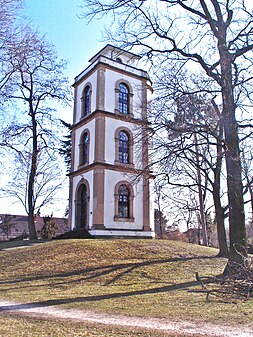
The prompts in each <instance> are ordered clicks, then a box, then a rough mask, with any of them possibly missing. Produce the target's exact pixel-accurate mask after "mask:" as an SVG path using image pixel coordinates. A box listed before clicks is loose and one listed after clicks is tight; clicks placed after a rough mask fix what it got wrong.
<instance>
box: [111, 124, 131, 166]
mask: <svg viewBox="0 0 253 337" xmlns="http://www.w3.org/2000/svg"><path fill="white" fill-rule="evenodd" d="M120 132H124V133H125V134H126V135H127V136H128V162H127V163H123V162H121V161H120ZM133 146H134V142H133V134H132V132H131V130H129V129H128V128H125V127H119V128H118V129H117V130H116V131H115V165H123V166H126V165H127V166H128V167H134V164H133Z"/></svg>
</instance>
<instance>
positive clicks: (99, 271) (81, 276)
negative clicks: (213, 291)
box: [0, 256, 216, 292]
mask: <svg viewBox="0 0 253 337" xmlns="http://www.w3.org/2000/svg"><path fill="white" fill-rule="evenodd" d="M215 258H216V257H215V256H197V257H196V256H193V257H176V258H168V259H157V260H148V261H141V262H130V263H119V264H114V265H111V264H110V265H105V266H98V267H91V268H83V269H80V270H74V271H70V272H64V273H53V274H50V275H48V274H42V275H34V276H20V277H18V278H15V279H12V280H8V281H1V282H0V284H2V285H3V284H5V285H7V284H9V285H11V284H19V283H26V282H32V281H40V280H41V281H45V280H50V279H52V280H54V282H52V283H48V284H42V285H38V284H37V285H34V286H33V285H24V286H19V287H10V288H9V289H6V288H5V289H4V290H3V291H6V290H13V289H15V288H18V289H22V288H32V287H38V286H50V287H54V286H61V285H62V286H66V285H68V284H73V283H77V282H78V283H80V282H83V281H91V280H93V279H97V278H99V277H104V276H108V275H110V274H112V275H115V273H117V275H115V276H112V278H111V279H110V280H108V281H106V282H104V284H103V286H109V285H111V284H113V283H115V282H116V281H118V280H119V279H121V278H123V277H124V276H125V275H127V274H129V273H131V272H133V271H134V270H136V269H138V268H142V267H145V266H153V265H157V264H163V263H173V262H187V261H192V260H193V261H194V260H202V259H215ZM76 276H77V277H78V279H75V280H73V279H70V278H72V277H76ZM142 276H143V277H146V278H148V275H147V274H145V273H142ZM57 278H59V279H60V280H59V281H57V280H55V279H57ZM149 278H150V277H149ZM152 281H153V282H159V283H160V280H156V279H152ZM163 282H164V281H163ZM166 283H167V284H168V283H169V282H166ZM0 292H1V290H0Z"/></svg>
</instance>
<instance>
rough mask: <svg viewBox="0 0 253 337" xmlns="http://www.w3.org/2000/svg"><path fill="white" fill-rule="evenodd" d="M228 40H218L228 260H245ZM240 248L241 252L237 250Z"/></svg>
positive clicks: (243, 220) (236, 127)
mask: <svg viewBox="0 0 253 337" xmlns="http://www.w3.org/2000/svg"><path fill="white" fill-rule="evenodd" d="M226 48H227V47H226V41H224V40H223V41H222V40H221V41H219V51H220V60H221V63H220V65H221V74H222V76H221V78H222V82H221V90H222V102H223V110H222V119H223V126H224V136H225V146H226V150H225V160H226V167H227V188H228V203H229V239H230V249H229V261H234V262H238V263H243V262H244V257H246V256H247V252H246V250H245V247H246V231H245V214H244V200H243V185H242V174H241V173H242V168H241V158H240V153H239V137H238V125H237V122H236V118H235V109H236V106H235V101H234V94H233V80H232V66H231V64H232V60H231V55H230V54H229V52H228V51H227V49H226ZM238 251H240V254H238Z"/></svg>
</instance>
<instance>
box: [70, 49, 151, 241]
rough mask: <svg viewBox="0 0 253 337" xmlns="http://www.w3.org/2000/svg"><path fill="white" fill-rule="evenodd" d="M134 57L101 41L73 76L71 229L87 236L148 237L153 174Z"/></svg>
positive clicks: (143, 88)
mask: <svg viewBox="0 0 253 337" xmlns="http://www.w3.org/2000/svg"><path fill="white" fill-rule="evenodd" d="M139 60H140V57H139V56H137V55H135V54H133V53H131V52H127V51H125V50H122V49H120V48H117V47H114V46H112V45H107V46H106V47H104V48H103V49H102V50H101V51H100V52H98V53H97V54H96V55H95V56H93V57H92V58H91V59H90V61H89V62H90V66H89V67H88V68H86V69H85V70H84V71H83V72H81V73H80V74H79V75H78V76H77V77H76V78H75V82H74V84H73V87H74V117H73V129H72V163H71V172H70V207H69V221H70V226H71V229H75V228H76V229H78V228H85V229H87V231H88V232H89V233H90V234H91V235H92V236H94V237H143V238H153V237H154V208H153V201H152V182H153V177H152V175H151V173H150V172H149V170H148V164H149V133H150V129H149V124H148V121H147V101H148V96H149V95H150V93H151V92H152V87H151V82H150V79H149V77H148V74H147V72H146V71H144V70H142V69H139V68H138V67H137V65H138V61H139Z"/></svg>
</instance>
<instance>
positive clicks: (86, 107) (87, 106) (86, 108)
mask: <svg viewBox="0 0 253 337" xmlns="http://www.w3.org/2000/svg"><path fill="white" fill-rule="evenodd" d="M87 94H88V95H87ZM91 96H92V86H91V83H86V85H85V87H84V89H83V94H82V97H81V101H82V104H81V110H82V111H81V118H85V117H87V116H88V115H89V114H90V113H91Z"/></svg>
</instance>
